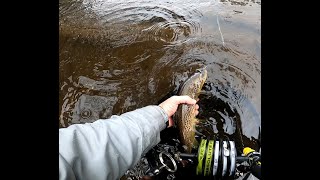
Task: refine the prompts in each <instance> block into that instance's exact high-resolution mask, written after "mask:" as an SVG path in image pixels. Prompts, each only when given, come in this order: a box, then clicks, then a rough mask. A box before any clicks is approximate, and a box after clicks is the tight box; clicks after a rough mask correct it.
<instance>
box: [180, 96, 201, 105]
mask: <svg viewBox="0 0 320 180" xmlns="http://www.w3.org/2000/svg"><path fill="white" fill-rule="evenodd" d="M176 102H177V103H178V104H196V103H197V101H196V100H195V99H192V98H191V97H190V96H187V95H185V96H177V97H176Z"/></svg>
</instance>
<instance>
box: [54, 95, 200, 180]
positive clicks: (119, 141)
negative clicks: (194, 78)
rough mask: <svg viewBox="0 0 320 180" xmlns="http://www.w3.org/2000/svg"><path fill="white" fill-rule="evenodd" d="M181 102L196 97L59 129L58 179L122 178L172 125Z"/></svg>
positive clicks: (182, 97)
mask: <svg viewBox="0 0 320 180" xmlns="http://www.w3.org/2000/svg"><path fill="white" fill-rule="evenodd" d="M181 103H185V104H196V100H194V99H191V98H190V97H189V96H172V97H170V98H169V99H167V100H166V101H164V102H162V103H161V104H160V105H159V106H147V107H144V108H141V109H137V110H135V111H131V112H127V113H124V114H122V115H120V116H111V118H110V119H107V120H97V121H95V122H93V123H86V124H77V125H71V126H69V127H68V128H63V129H59V179H68V180H69V179H94V180H100V179H103V180H105V179H118V178H120V176H122V175H123V174H124V173H125V171H126V170H128V169H129V168H131V167H133V166H134V165H135V164H136V163H137V162H138V161H139V160H140V158H141V157H142V155H144V154H145V153H146V152H148V151H149V150H150V149H151V148H152V147H153V146H155V145H156V144H157V143H159V142H160V131H161V130H163V129H164V128H165V126H166V125H165V124H166V122H167V121H169V126H172V125H173V120H172V117H171V116H172V115H173V114H174V113H175V112H176V110H177V108H178V105H179V104H181ZM196 106H197V108H196V109H198V108H199V107H198V105H196ZM197 113H198V111H197Z"/></svg>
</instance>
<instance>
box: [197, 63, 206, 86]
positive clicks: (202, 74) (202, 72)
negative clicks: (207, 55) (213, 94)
mask: <svg viewBox="0 0 320 180" xmlns="http://www.w3.org/2000/svg"><path fill="white" fill-rule="evenodd" d="M197 73H199V74H200V80H201V86H203V84H204V82H205V81H206V80H207V76H208V72H207V69H206V66H205V67H203V68H201V69H197Z"/></svg>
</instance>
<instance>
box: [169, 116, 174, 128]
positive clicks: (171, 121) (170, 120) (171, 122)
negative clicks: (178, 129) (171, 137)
mask: <svg viewBox="0 0 320 180" xmlns="http://www.w3.org/2000/svg"><path fill="white" fill-rule="evenodd" d="M173 125H174V122H173V119H172V117H169V125H168V127H171V126H173Z"/></svg>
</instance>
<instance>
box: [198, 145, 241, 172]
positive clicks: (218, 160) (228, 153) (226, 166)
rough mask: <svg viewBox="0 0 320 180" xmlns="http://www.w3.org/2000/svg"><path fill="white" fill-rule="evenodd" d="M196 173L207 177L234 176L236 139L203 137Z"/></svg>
mask: <svg viewBox="0 0 320 180" xmlns="http://www.w3.org/2000/svg"><path fill="white" fill-rule="evenodd" d="M197 157H198V164H197V167H196V174H197V175H198V176H205V177H226V176H231V177H233V176H234V175H235V172H236V157H237V151H236V148H235V143H234V141H228V140H227V141H224V140H216V139H215V140H207V139H201V142H200V146H199V148H198V155H197Z"/></svg>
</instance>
